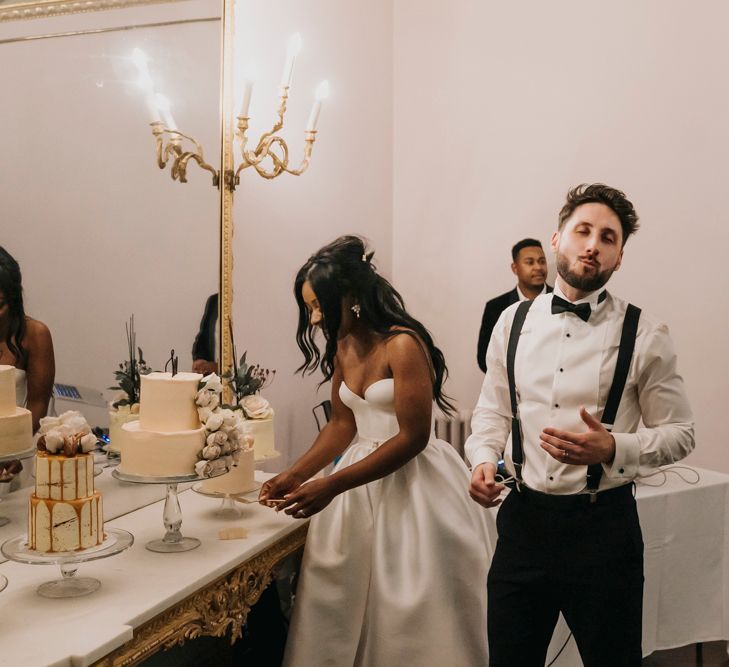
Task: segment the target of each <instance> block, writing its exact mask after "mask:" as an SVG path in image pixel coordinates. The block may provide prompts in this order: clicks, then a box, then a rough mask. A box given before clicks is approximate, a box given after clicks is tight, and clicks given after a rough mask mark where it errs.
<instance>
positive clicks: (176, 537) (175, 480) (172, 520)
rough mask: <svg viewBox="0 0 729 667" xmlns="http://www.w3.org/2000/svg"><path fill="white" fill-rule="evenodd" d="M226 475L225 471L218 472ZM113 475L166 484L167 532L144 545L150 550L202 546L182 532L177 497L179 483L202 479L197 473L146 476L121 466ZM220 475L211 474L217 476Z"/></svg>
mask: <svg viewBox="0 0 729 667" xmlns="http://www.w3.org/2000/svg"><path fill="white" fill-rule="evenodd" d="M218 474H219V475H224V474H225V472H220V473H218ZM111 475H112V477H116V479H118V480H120V481H122V482H133V483H135V484H166V485H167V497H166V498H165V507H164V511H163V512H162V521H163V523H164V525H165V529H166V530H167V532H166V533H165V536H164V537H163V538H162V539H161V540H152V541H151V542H147V544H145V545H144V546H145V547H146V548H147V549H149V550H150V551H156V552H159V553H174V552H180V551H190V550H191V549H196V548H197V547H199V546H200V540H199V539H197V537H183V536H182V533H181V532H180V527H181V526H182V509H181V508H180V500H179V498H178V497H177V485H178V484H182V483H184V482H198V481H201V480H202V479H208V478H202V477H199V476H198V475H197V474H195V473H193V474H191V475H175V476H173V477H146V476H142V475H131V474H129V473H125V472H122V471H121V470H119V468H114V470H112V471H111ZM217 476H218V475H211V477H217Z"/></svg>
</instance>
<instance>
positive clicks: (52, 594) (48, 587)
mask: <svg viewBox="0 0 729 667" xmlns="http://www.w3.org/2000/svg"><path fill="white" fill-rule="evenodd" d="M105 533H106V538H105V539H104V541H103V542H102V543H101V544H99V545H98V546H95V547H90V548H88V549H83V550H81V551H65V552H59V553H40V552H38V551H34V550H33V549H29V548H28V536H27V535H19V536H18V537H13V538H11V539H9V540H7V541H6V542H4V543H3V545H2V547H1V548H0V550H1V551H2V553H3V555H4V556H5V557H6V558H9V559H10V560H14V561H16V562H18V563H26V564H27V565H60V566H61V578H60V579H55V580H53V581H46V582H45V583H43V584H41V585H40V586H38V588H37V591H38V595H42V596H43V597H44V598H75V597H80V596H81V595H88V594H89V593H93V592H94V591H95V590H97V589H98V588H99V586H101V582H100V581H99V580H98V579H94V578H93V577H77V576H76V571H77V570H78V566H79V564H80V563H85V562H87V561H91V560H98V559H100V558H108V557H109V556H115V555H116V554H118V553H121V552H122V551H124V550H125V549H128V548H129V547H131V546H132V544H134V535H132V534H131V533H129V532H127V531H126V530H121V529H120V528H106V529H105Z"/></svg>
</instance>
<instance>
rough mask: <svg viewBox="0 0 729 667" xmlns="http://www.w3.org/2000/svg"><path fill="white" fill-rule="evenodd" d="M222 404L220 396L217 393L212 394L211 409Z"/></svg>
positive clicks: (209, 404)
mask: <svg viewBox="0 0 729 667" xmlns="http://www.w3.org/2000/svg"><path fill="white" fill-rule="evenodd" d="M219 405H220V396H218V395H217V394H211V398H210V403H208V407H209V408H210V409H211V410H215V408H217V407H218V406H219Z"/></svg>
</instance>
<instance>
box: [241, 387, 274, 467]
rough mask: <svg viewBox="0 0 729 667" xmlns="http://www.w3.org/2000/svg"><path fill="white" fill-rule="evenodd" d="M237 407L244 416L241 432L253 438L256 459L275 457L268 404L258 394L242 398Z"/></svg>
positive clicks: (270, 409)
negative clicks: (241, 409)
mask: <svg viewBox="0 0 729 667" xmlns="http://www.w3.org/2000/svg"><path fill="white" fill-rule="evenodd" d="M239 405H240V407H241V408H243V413H244V414H245V416H246V420H245V421H244V422H243V432H244V433H246V434H247V435H250V436H252V437H253V440H254V444H253V447H254V449H255V452H256V459H259V460H260V459H266V458H272V457H274V456H276V454H277V452H276V450H275V449H274V440H273V417H274V413H273V408H272V407H271V405H270V404H269V402H268V401H267V400H266V399H265V398H263V397H262V396H259V395H258V394H252V395H250V396H244V397H243V398H242V399H241V400H240V402H239Z"/></svg>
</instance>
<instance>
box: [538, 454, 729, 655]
mask: <svg viewBox="0 0 729 667" xmlns="http://www.w3.org/2000/svg"><path fill="white" fill-rule="evenodd" d="M692 471H695V472H692ZM677 472H679V473H681V475H683V476H684V477H685V478H686V479H688V480H690V481H695V480H696V478H697V475H698V478H699V481H698V483H697V484H693V485H692V484H689V483H687V482H686V481H683V480H682V479H681V478H680V477H678V476H677V475H676V474H674V473H672V472H670V471H669V472H668V473H667V478H666V481H665V484H663V485H661V486H648V485H649V484H650V485H658V484H660V483H661V482H662V481H663V478H662V477H661V476H660V475H659V476H656V477H651V478H648V479H646V480H644V482H642V483H638V485H637V493H636V498H637V501H638V514H639V516H640V524H641V527H642V529H643V542H644V543H645V585H644V588H643V655H644V656H646V655H649V654H650V653H653V651H658V650H663V649H669V648H676V647H677V646H686V645H687V644H694V643H697V642H706V641H714V640H729V475H725V474H722V473H718V472H713V471H711V470H703V469H701V468H692V469H691V470H686V469H683V468H679V469H677ZM568 636H569V629H568V628H567V626H566V624H565V622H564V620H563V619H560V622H559V624H558V626H557V628H556V629H555V632H554V636H553V638H552V644H551V646H550V649H549V652H548V654H547V664H549V662H551V661H552V660H553V659H554V656H556V654H557V652H558V651H559V649H560V648H561V647H562V645H563V644H564V643H565V640H566V639H567V637H568ZM606 640H609V638H606ZM581 664H582V662H581V660H580V657H579V653H578V651H577V646H576V645H575V641H574V639H573V638H570V640H569V643H568V644H567V646H566V647H565V649H564V651H563V652H562V654H561V655H560V656H559V658H558V659H557V660H556V661H555V663H554V667H572V666H579V665H581Z"/></svg>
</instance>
